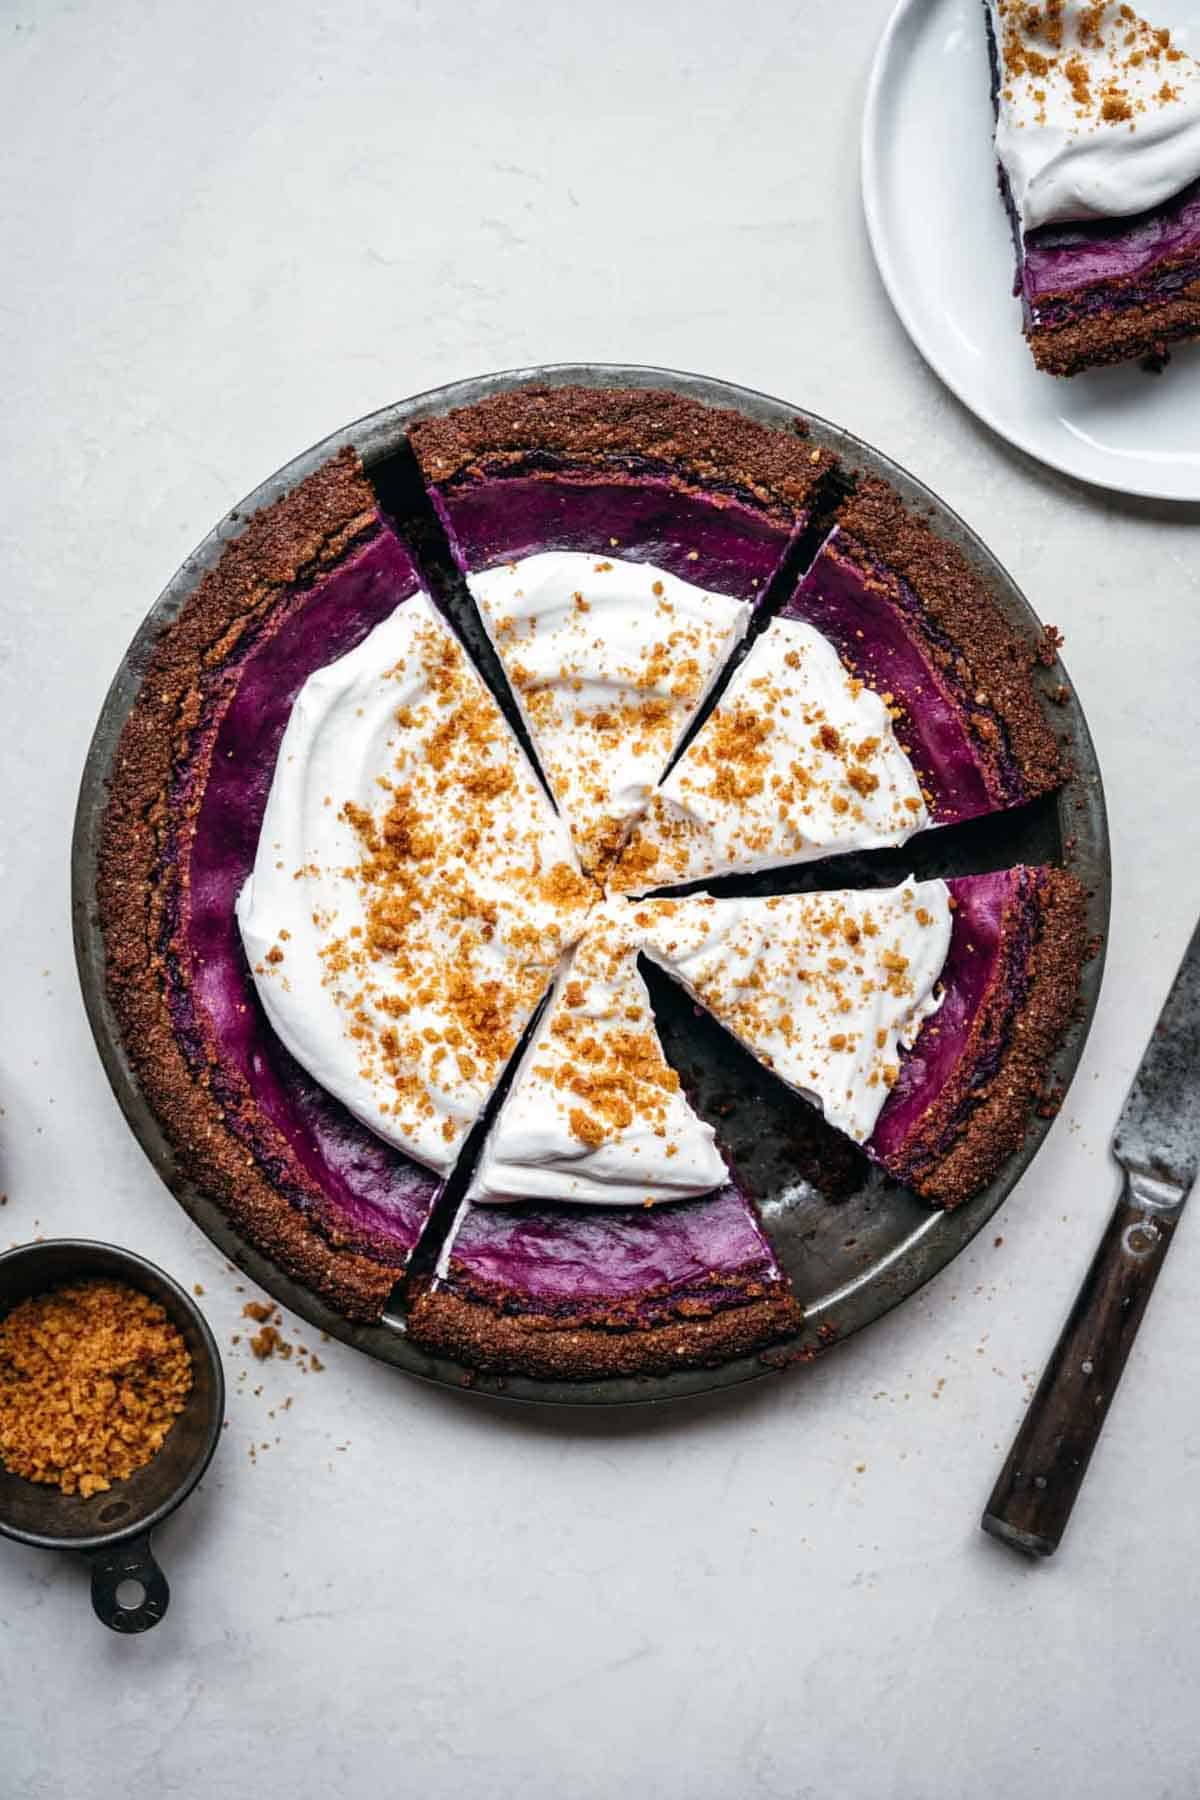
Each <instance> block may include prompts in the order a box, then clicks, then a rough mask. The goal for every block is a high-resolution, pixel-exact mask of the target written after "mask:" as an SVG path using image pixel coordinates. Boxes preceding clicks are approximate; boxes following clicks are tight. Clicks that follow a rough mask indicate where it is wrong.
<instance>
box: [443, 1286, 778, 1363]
mask: <svg viewBox="0 0 1200 1800" xmlns="http://www.w3.org/2000/svg"><path fill="white" fill-rule="evenodd" d="M803 1317H804V1315H803V1311H802V1308H801V1306H800V1304H799V1302H798V1301H797V1300H794V1299H793V1298H792V1297H791V1295H790V1294H786V1293H785V1294H778V1295H770V1296H767V1297H765V1298H762V1299H758V1300H752V1301H750V1302H749V1303H747V1304H745V1305H734V1306H728V1307H726V1308H724V1309H723V1310H722V1311H721V1312H719V1313H715V1314H713V1315H712V1316H711V1317H710V1318H706V1319H688V1320H680V1321H679V1322H677V1323H673V1324H669V1325H656V1326H651V1327H648V1328H646V1329H642V1330H623V1331H619V1330H606V1329H604V1327H602V1326H595V1325H590V1326H577V1325H564V1324H559V1323H557V1322H555V1321H553V1320H546V1319H544V1318H538V1317H536V1316H530V1315H521V1314H506V1313H501V1312H497V1311H495V1310H494V1309H493V1308H492V1307H489V1306H483V1305H480V1304H479V1302H477V1301H474V1300H467V1299H464V1298H462V1297H461V1296H460V1295H458V1294H450V1293H446V1292H445V1291H444V1290H442V1289H438V1288H429V1287H425V1288H423V1289H422V1290H421V1291H420V1292H419V1293H418V1294H417V1296H416V1298H415V1299H414V1301H413V1302H412V1305H411V1309H410V1312H409V1316H408V1335H409V1337H410V1339H411V1340H412V1341H413V1342H414V1343H415V1344H419V1345H420V1346H421V1348H422V1349H425V1350H431V1351H435V1352H437V1353H438V1354H440V1355H443V1356H449V1357H452V1358H453V1359H454V1360H455V1361H456V1362H462V1363H466V1364H468V1365H469V1366H470V1367H471V1368H472V1369H476V1370H479V1371H480V1372H482V1373H486V1374H495V1375H529V1376H533V1377H535V1378H537V1379H539V1380H565V1381H586V1380H603V1379H604V1378H605V1377H606V1376H614V1375H666V1374H669V1373H670V1372H671V1371H672V1370H673V1369H702V1368H707V1367H710V1366H715V1365H717V1364H720V1363H725V1362H730V1361H732V1360H733V1358H735V1357H738V1356H748V1355H750V1354H751V1353H752V1352H754V1351H756V1350H761V1349H763V1348H764V1347H765V1346H766V1345H768V1344H774V1343H778V1342H779V1340H780V1339H781V1338H785V1337H790V1336H791V1335H792V1334H793V1333H795V1332H796V1331H798V1330H799V1329H800V1326H801V1324H802V1322H803Z"/></svg>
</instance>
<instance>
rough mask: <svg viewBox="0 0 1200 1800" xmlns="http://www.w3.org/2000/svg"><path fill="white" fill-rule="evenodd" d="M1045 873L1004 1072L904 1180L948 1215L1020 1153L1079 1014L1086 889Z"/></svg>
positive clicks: (1063, 874) (1059, 872) (1068, 877)
mask: <svg viewBox="0 0 1200 1800" xmlns="http://www.w3.org/2000/svg"><path fill="white" fill-rule="evenodd" d="M1041 873H1042V879H1041V881H1040V882H1039V885H1038V888H1037V891H1036V896H1035V897H1036V904H1037V910H1038V927H1037V933H1036V938H1035V941H1034V944H1033V947H1032V951H1031V954H1030V959H1029V987H1028V991H1027V993H1026V997H1025V1000H1024V1002H1023V1003H1022V1006H1021V1010H1020V1013H1019V1015H1018V1017H1017V1018H1016V1020H1015V1021H1014V1025H1013V1030H1012V1035H1011V1037H1010V1038H1009V1041H1008V1044H1007V1047H1006V1049H1005V1051H1004V1054H1003V1056H1002V1058H1001V1061H1000V1064H999V1067H998V1068H997V1069H996V1071H995V1073H994V1074H993V1075H992V1077H991V1079H990V1080H989V1082H988V1084H987V1087H986V1090H985V1092H984V1097H983V1099H982V1100H980V1101H979V1103H978V1104H977V1105H976V1106H975V1107H974V1110H973V1111H972V1112H971V1114H970V1116H969V1118H968V1119H967V1121H966V1123H965V1125H964V1126H963V1128H962V1130H961V1131H960V1132H959V1134H958V1136H957V1137H956V1139H955V1141H954V1143H953V1144H952V1145H951V1147H950V1148H949V1150H947V1151H945V1152H943V1153H942V1154H941V1155H940V1156H939V1157H938V1159H937V1163H936V1166H935V1167H934V1168H933V1169H932V1170H931V1171H930V1173H929V1174H928V1175H922V1176H919V1177H917V1178H916V1179H914V1178H913V1177H912V1176H911V1175H903V1174H902V1175H901V1179H902V1180H904V1181H906V1183H907V1184H908V1185H909V1186H911V1187H913V1188H915V1190H916V1192H917V1193H919V1194H920V1195H921V1196H922V1198H923V1199H926V1200H929V1201H932V1202H934V1203H935V1204H936V1205H939V1206H942V1207H945V1208H946V1210H947V1211H950V1210H951V1209H953V1208H954V1207H955V1206H957V1205H959V1204H960V1202H962V1201H963V1200H967V1199H969V1198H970V1196H971V1195H972V1194H975V1193H978V1192H979V1190H980V1188H982V1187H985V1186H986V1185H987V1183H988V1182H989V1181H990V1180H991V1179H992V1177H993V1175H995V1173H996V1171H997V1170H998V1169H999V1167H1000V1165H1001V1164H1002V1163H1003V1162H1005V1161H1006V1160H1007V1159H1008V1157H1010V1156H1011V1155H1012V1154H1013V1152H1014V1151H1015V1150H1017V1149H1019V1148H1020V1145H1021V1144H1022V1142H1023V1141H1024V1138H1025V1133H1026V1131H1027V1130H1028V1128H1029V1124H1030V1120H1031V1118H1032V1115H1033V1112H1034V1109H1035V1107H1036V1105H1037V1102H1038V1100H1039V1098H1041V1097H1042V1096H1043V1094H1044V1092H1045V1085H1046V1077H1047V1072H1048V1069H1049V1065H1050V1061H1051V1059H1052V1057H1053V1056H1054V1054H1055V1052H1056V1051H1057V1050H1058V1047H1059V1045H1060V1044H1061V1042H1062V1038H1063V1033H1064V1032H1065V1031H1066V1028H1067V1026H1068V1024H1069V1023H1070V1021H1071V1019H1072V1017H1073V1016H1074V1013H1075V1008H1076V1004H1077V1002H1078V998H1079V978H1080V974H1081V971H1082V969H1083V963H1084V959H1085V954H1086V946H1087V890H1086V889H1085V888H1084V886H1083V884H1082V882H1081V881H1079V880H1078V878H1077V877H1076V876H1074V875H1072V874H1069V873H1068V871H1067V870H1065V869H1045V870H1044V871H1042V872H1041ZM1002 998H1003V997H1002V996H1001V999H1002ZM973 1035H975V1034H974V1033H973ZM935 1109H936V1103H935Z"/></svg>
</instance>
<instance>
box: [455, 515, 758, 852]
mask: <svg viewBox="0 0 1200 1800" xmlns="http://www.w3.org/2000/svg"><path fill="white" fill-rule="evenodd" d="M468 583H469V586H470V589H471V592H472V593H473V594H474V596H475V599H476V601H477V603H478V605H479V609H480V612H481V613H482V615H483V620H484V623H485V625H486V626H487V629H488V632H489V634H490V636H491V639H492V642H493V643H494V645H495V647H496V650H497V653H498V654H499V656H500V660H501V662H502V663H503V664H504V669H505V672H506V674H507V675H508V678H509V681H510V682H511V684H512V688H513V692H514V694H515V695H516V698H517V702H518V704H519V705H520V707H521V710H522V713H523V715H524V717H525V720H526V723H527V724H528V726H529V732H530V737H531V738H532V740H533V744H534V747H535V749H536V751H537V754H538V756H539V758H540V759H541V764H542V768H543V770H544V772H545V775H546V779H547V781H548V782H549V784H550V789H551V792H552V793H553V795H554V797H555V799H556V801H557V802H558V805H559V807H560V809H561V811H562V813H563V815H564V816H565V817H566V818H568V819H569V820H570V822H571V829H572V832H573V834H574V839H575V843H576V846H577V848H578V851H579V855H580V858H581V860H582V863H583V866H584V867H585V868H586V869H600V868H603V866H604V865H605V864H606V863H607V861H608V860H609V859H610V858H611V857H612V855H613V854H614V853H615V852H616V851H617V850H618V849H619V848H620V845H621V843H622V842H623V840H624V837H625V834H626V831H627V829H628V826H629V824H630V821H631V820H632V819H634V818H635V817H636V816H637V815H638V814H639V813H640V811H641V810H642V808H643V807H644V805H645V803H646V801H647V799H648V798H649V795H650V793H651V790H652V789H653V787H654V785H655V783H656V782H657V781H658V780H659V778H660V776H661V775H662V773H663V771H664V769H665V768H666V766H667V764H668V762H669V761H670V758H671V754H672V752H673V750H674V749H675V746H676V744H677V743H678V742H679V739H680V737H681V736H682V735H683V733H684V731H685V730H686V729H687V726H688V724H689V722H690V721H691V719H692V717H693V716H694V714H695V712H696V710H697V708H698V707H699V706H700V705H701V703H702V702H703V700H704V698H705V696H706V695H707V694H708V691H709V689H710V688H711V686H712V684H713V681H714V680H715V679H716V676H717V674H718V673H719V671H720V670H721V668H722V667H723V666H724V663H725V660H726V658H727V657H728V656H729V654H730V652H731V651H732V649H733V648H734V646H735V644H737V642H738V641H739V639H740V638H741V637H742V635H743V634H744V632H745V630H746V627H747V625H748V624H749V622H750V611H751V609H750V607H749V606H748V605H747V604H746V602H744V601H741V600H731V599H729V598H728V596H726V595H724V594H713V593H709V592H707V591H706V590H705V589H703V588H698V587H693V586H692V584H691V583H690V582H687V581H681V580H680V579H679V577H678V576H675V575H671V574H669V573H668V572H666V571H665V570H661V569H656V568H654V567H653V565H652V564H649V563H636V562H623V561H621V560H620V559H619V558H616V557H611V558H610V557H602V556H590V555H586V554H584V553H582V552H579V551H573V550H570V551H568V550H550V551H546V552H544V553H542V554H539V555H537V556H527V557H523V558H522V559H521V561H519V562H516V563H507V564H502V565H501V566H499V567H497V568H494V569H487V570H484V571H483V572H481V573H478V574H474V575H471V576H469V577H468Z"/></svg>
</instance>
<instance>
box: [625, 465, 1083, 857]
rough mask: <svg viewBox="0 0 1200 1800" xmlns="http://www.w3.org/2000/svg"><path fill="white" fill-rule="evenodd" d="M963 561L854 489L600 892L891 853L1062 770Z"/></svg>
mask: <svg viewBox="0 0 1200 1800" xmlns="http://www.w3.org/2000/svg"><path fill="white" fill-rule="evenodd" d="M1054 650H1055V641H1054V639H1053V635H1052V634H1051V635H1049V636H1048V637H1047V638H1046V639H1045V640H1043V641H1042V642H1031V641H1029V640H1028V639H1026V638H1023V637H1021V636H1020V635H1019V634H1018V633H1016V632H1014V631H1013V630H1012V629H1011V628H1010V627H1009V626H1008V625H1007V624H1006V623H1005V621H1004V620H1003V619H1002V618H1001V616H1000V614H999V613H998V611H997V610H996V607H995V604H994V602H993V601H992V600H991V598H990V596H989V595H988V593H987V591H986V589H985V587H984V585H983V583H982V582H981V581H980V579H979V577H978V576H977V575H976V574H975V573H974V571H973V570H972V569H971V567H970V566H969V564H968V563H967V561H966V559H965V557H964V556H963V555H962V554H961V553H960V552H959V551H958V550H957V549H956V548H955V547H954V546H952V545H950V544H948V543H947V542H946V541H945V540H944V539H942V538H940V537H938V536H936V535H935V534H934V533H933V532H931V531H930V530H929V528H928V526H927V525H925V524H924V522H923V521H922V520H920V519H919V518H918V517H917V516H916V515H915V514H914V513H913V512H912V511H910V510H909V509H907V508H905V507H904V505H903V504H902V502H901V501H900V499H899V498H898V496H897V495H896V494H894V493H893V491H892V490H891V489H890V488H889V487H887V486H886V484H885V483H883V482H881V481H877V480H874V479H868V480H864V481H862V482H861V483H860V485H859V487H858V489H857V491H856V492H855V494H854V496H853V497H852V498H851V499H850V500H848V501H846V502H845V503H844V504H843V505H842V506H841V508H840V509H839V512H838V516H837V523H836V524H835V526H834V528H833V530H832V531H831V532H830V534H829V536H828V538H827V539H826V541H825V543H824V544H823V545H822V547H821V549H820V551H819V552H818V554H817V556H816V558H815V560H814V562H813V564H812V566H811V567H810V568H809V570H808V572H807V573H806V574H805V575H804V577H803V578H802V580H801V581H800V582H799V584H798V586H797V588H796V590H795V592H794V593H793V594H792V595H791V597H790V598H789V599H788V601H787V603H786V604H785V606H784V607H783V609H782V613H781V616H780V617H779V618H778V619H776V620H775V622H774V623H772V624H771V625H770V626H769V627H768V628H767V630H766V631H765V632H763V634H762V635H761V636H760V637H759V638H758V639H757V641H756V642H755V643H754V644H753V646H752V647H751V649H750V651H749V653H748V655H747V656H746V657H745V659H744V661H743V662H742V663H741V665H740V666H739V667H738V669H737V670H736V671H735V673H734V675H733V678H732V680H731V682H730V684H729V686H728V687H727V688H726V690H725V692H724V693H723V694H722V696H721V698H720V700H719V701H718V703H717V705H716V707H715V708H714V710H713V712H712V713H711V714H710V715H709V717H708V719H707V720H706V721H705V723H704V724H703V726H702V727H701V728H700V730H699V732H698V733H697V734H696V736H695V737H694V739H693V740H692V742H691V743H690V744H689V745H688V747H687V749H686V750H685V752H684V754H683V756H682V757H681V758H680V759H679V761H678V762H677V763H676V764H675V766H674V768H673V769H672V770H671V771H670V773H669V774H668V776H667V777H666V779H665V780H664V781H663V782H662V784H661V785H660V787H659V788H658V789H657V790H656V791H655V794H654V795H653V797H652V799H651V802H650V804H649V807H648V810H647V812H646V814H645V816H644V817H643V819H642V820H641V821H639V822H638V823H637V824H636V825H635V826H634V828H633V830H632V832H631V834H630V837H629V841H628V843H627V845H626V847H625V850H624V852H623V854H622V856H621V858H620V860H619V862H618V864H617V867H616V868H615V870H614V871H613V873H612V875H611V876H610V878H609V887H610V889H615V890H617V891H622V892H633V893H639V892H641V893H644V892H646V891H648V890H650V889H652V888H664V887H674V886H682V885H684V884H686V883H689V882H696V881H700V880H707V879H709V878H712V877H716V876H720V875H727V874H745V873H752V872H755V871H758V870H762V869H770V868H780V867H784V866H786V865H787V864H791V863H799V862H809V861H813V860H816V859H819V858H825V857H829V856H836V855H838V854H844V853H845V852H847V851H852V850H853V851H858V850H867V849H875V848H879V847H881V846H884V845H896V844H902V843H903V842H905V840H906V839H907V838H908V837H910V836H911V835H912V834H913V833H914V832H915V831H919V830H921V829H923V828H924V827H926V826H928V825H930V824H934V825H946V824H956V823H959V822H960V821H962V820H965V819H971V818H977V817H980V816H982V815H984V814H986V813H991V812H995V811H998V810H1002V809H1004V808H1007V807H1011V806H1016V805H1020V804H1022V803H1023V802H1025V801H1028V800H1031V799H1033V798H1035V797H1036V796H1037V795H1039V794H1042V793H1045V792H1047V791H1049V790H1051V789H1053V788H1054V787H1057V786H1058V785H1059V784H1060V783H1061V781H1062V780H1063V777H1064V774H1065V770H1064V766H1063V761H1062V757H1061V754H1060V752H1059V748H1058V745H1057V742H1056V740H1055V737H1054V733H1053V732H1052V730H1051V729H1050V726H1049V725H1048V723H1047V721H1046V718H1045V716H1044V714H1043V711H1042V706H1041V702H1040V700H1039V697H1038V694H1037V692H1036V689H1035V685H1034V679H1033V673H1034V670H1035V669H1036V668H1037V667H1039V666H1040V665H1041V664H1042V663H1046V662H1053V660H1054Z"/></svg>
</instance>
